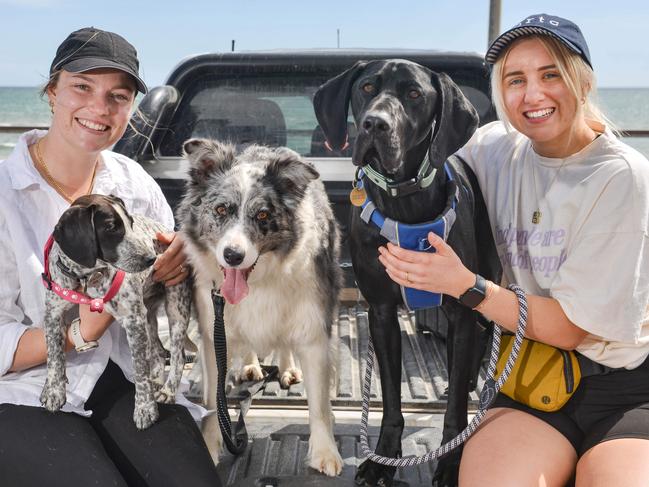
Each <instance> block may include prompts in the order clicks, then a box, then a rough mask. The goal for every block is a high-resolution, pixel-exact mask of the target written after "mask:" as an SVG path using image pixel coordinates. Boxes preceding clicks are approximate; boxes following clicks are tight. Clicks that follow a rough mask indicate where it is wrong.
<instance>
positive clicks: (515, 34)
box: [485, 14, 593, 69]
mask: <svg viewBox="0 0 649 487" xmlns="http://www.w3.org/2000/svg"><path fill="white" fill-rule="evenodd" d="M534 34H536V35H545V36H550V37H554V38H555V39H558V40H559V41H561V42H562V43H563V44H564V45H565V46H566V47H567V48H568V49H570V50H571V51H573V52H575V53H577V54H579V55H580V56H581V57H582V59H583V60H584V61H586V62H587V63H588V65H589V66H590V67H591V69H592V67H593V64H592V63H591V61H590V52H589V51H588V44H586V39H584V35H583V34H582V33H581V30H580V29H579V27H578V26H577V24H575V23H573V22H571V21H569V20H567V19H563V18H561V17H557V16H556V15H548V14H538V15H531V16H529V17H527V18H526V19H525V20H523V21H522V22H520V23H518V24H516V25H515V26H514V27H512V28H511V29H509V30H508V31H507V32H504V33H502V34H500V36H499V37H497V38H496V40H495V41H493V42H492V43H491V46H489V49H487V54H486V55H485V61H487V62H488V63H489V64H493V63H495V62H496V61H497V60H498V58H499V57H500V55H501V54H502V53H503V51H504V50H505V48H506V47H507V46H509V45H510V44H511V43H512V42H513V41H514V40H516V39H518V38H519V37H524V36H528V35H534Z"/></svg>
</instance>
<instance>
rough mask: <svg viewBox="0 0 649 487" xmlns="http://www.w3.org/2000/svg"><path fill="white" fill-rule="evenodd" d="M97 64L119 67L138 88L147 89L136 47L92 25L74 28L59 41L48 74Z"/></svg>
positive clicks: (96, 67) (87, 67)
mask: <svg viewBox="0 0 649 487" xmlns="http://www.w3.org/2000/svg"><path fill="white" fill-rule="evenodd" d="M98 68H113V69H119V70H120V71H123V72H125V73H126V74H130V75H131V76H132V77H133V79H134V80H135V83H136V85H137V89H138V91H140V92H142V93H146V92H147V87H146V84H145V83H144V81H142V79H141V78H140V76H139V74H138V72H139V69H140V62H139V61H138V59H137V51H136V50H135V48H134V47H133V46H132V45H131V44H130V43H129V42H128V41H127V40H126V39H124V38H123V37H122V36H120V35H117V34H115V33H114V32H107V31H105V30H101V29H96V28H94V27H84V28H83V29H79V30H76V31H74V32H73V33H72V34H70V35H69V36H68V37H67V38H66V39H65V40H64V41H63V42H62V43H61V45H60V46H59V48H58V49H57V50H56V56H54V60H53V61H52V66H50V76H51V75H52V74H53V73H54V72H56V71H59V70H61V69H64V70H65V71H68V72H71V73H83V72H85V71H90V70H91V69H98Z"/></svg>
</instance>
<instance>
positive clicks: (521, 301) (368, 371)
mask: <svg viewBox="0 0 649 487" xmlns="http://www.w3.org/2000/svg"><path fill="white" fill-rule="evenodd" d="M509 289H511V290H512V291H514V293H515V294H516V297H517V298H518V327H517V328H516V335H515V337H514V344H513V346H512V351H511V353H510V355H509V357H508V358H507V362H506V363H505V367H504V370H503V372H502V374H500V377H499V378H498V380H497V381H496V380H495V379H494V373H495V371H496V365H497V363H498V350H499V349H500V337H501V335H502V329H501V328H500V326H499V325H497V324H495V325H494V332H493V342H492V345H491V355H490V357H489V366H488V368H487V379H486V381H485V384H484V386H483V388H482V392H481V393H480V400H479V402H478V412H477V413H476V415H475V416H474V417H473V420H472V421H471V423H469V425H468V426H467V427H466V428H465V429H464V430H463V431H462V432H460V434H459V435H457V436H456V437H455V438H453V439H452V440H451V441H449V442H448V443H446V444H444V445H441V446H440V447H439V448H437V449H436V450H433V451H430V452H428V453H426V454H424V455H421V456H414V455H411V456H407V457H403V458H390V457H384V456H381V455H377V454H376V453H374V452H373V451H372V450H371V449H370V446H369V442H368V439H367V420H368V412H369V407H370V387H371V385H372V368H373V367H374V344H373V343H372V336H371V334H370V336H369V341H368V347H367V364H366V366H365V377H364V380H363V389H362V396H363V403H362V407H363V410H362V413H361V428H360V430H361V431H360V433H361V434H360V440H361V445H360V450H361V454H362V455H364V456H365V457H367V458H368V459H369V460H371V461H373V462H375V463H379V464H381V465H387V466H390V467H411V466H415V465H421V464H422V463H427V462H430V461H431V460H435V459H438V458H441V457H443V456H444V455H447V454H448V453H450V452H451V451H452V450H454V449H455V448H457V447H458V446H460V445H462V444H463V443H464V442H465V441H466V440H467V439H469V437H470V436H471V435H472V434H473V433H474V432H475V430H476V429H477V428H478V426H479V425H480V422H481V421H482V419H483V418H484V416H485V414H486V413H487V410H488V409H489V406H491V404H492V402H493V401H494V399H495V398H496V395H497V394H498V391H500V388H501V387H502V386H503V384H504V383H505V382H506V381H507V379H508V378H509V374H510V373H511V371H512V369H513V367H514V364H515V362H516V359H517V358H518V354H519V352H520V349H521V344H522V343H523V337H524V336H525V328H526V327H527V299H526V297H525V292H524V291H523V289H521V288H520V287H519V286H517V285H516V284H510V285H509Z"/></svg>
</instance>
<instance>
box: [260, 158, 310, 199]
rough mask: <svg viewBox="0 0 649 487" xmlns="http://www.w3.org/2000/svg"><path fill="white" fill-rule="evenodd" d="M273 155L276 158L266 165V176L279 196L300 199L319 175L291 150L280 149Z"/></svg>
mask: <svg viewBox="0 0 649 487" xmlns="http://www.w3.org/2000/svg"><path fill="white" fill-rule="evenodd" d="M275 154H276V157H275V158H274V159H273V160H271V161H270V163H269V164H268V168H267V175H268V176H269V177H270V178H271V179H272V183H273V185H274V186H275V187H276V188H277V191H278V192H279V193H280V194H281V195H290V196H292V197H298V198H301V197H302V196H304V192H305V191H306V188H307V186H308V185H309V183H310V182H311V181H312V180H314V179H317V178H318V177H319V176H320V174H318V171H317V170H316V169H315V167H313V166H312V165H311V164H309V163H308V162H305V161H304V160H302V158H301V157H300V155H299V154H298V153H297V152H295V151H292V150H291V149H287V148H280V149H277V150H276V151H275Z"/></svg>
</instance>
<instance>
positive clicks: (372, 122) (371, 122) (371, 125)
mask: <svg viewBox="0 0 649 487" xmlns="http://www.w3.org/2000/svg"><path fill="white" fill-rule="evenodd" d="M361 127H363V130H365V131H366V132H370V133H371V132H388V131H389V130H390V123H389V122H388V121H387V120H386V119H384V118H382V117H380V116H378V115H366V116H365V118H363V122H362V123H361Z"/></svg>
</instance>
